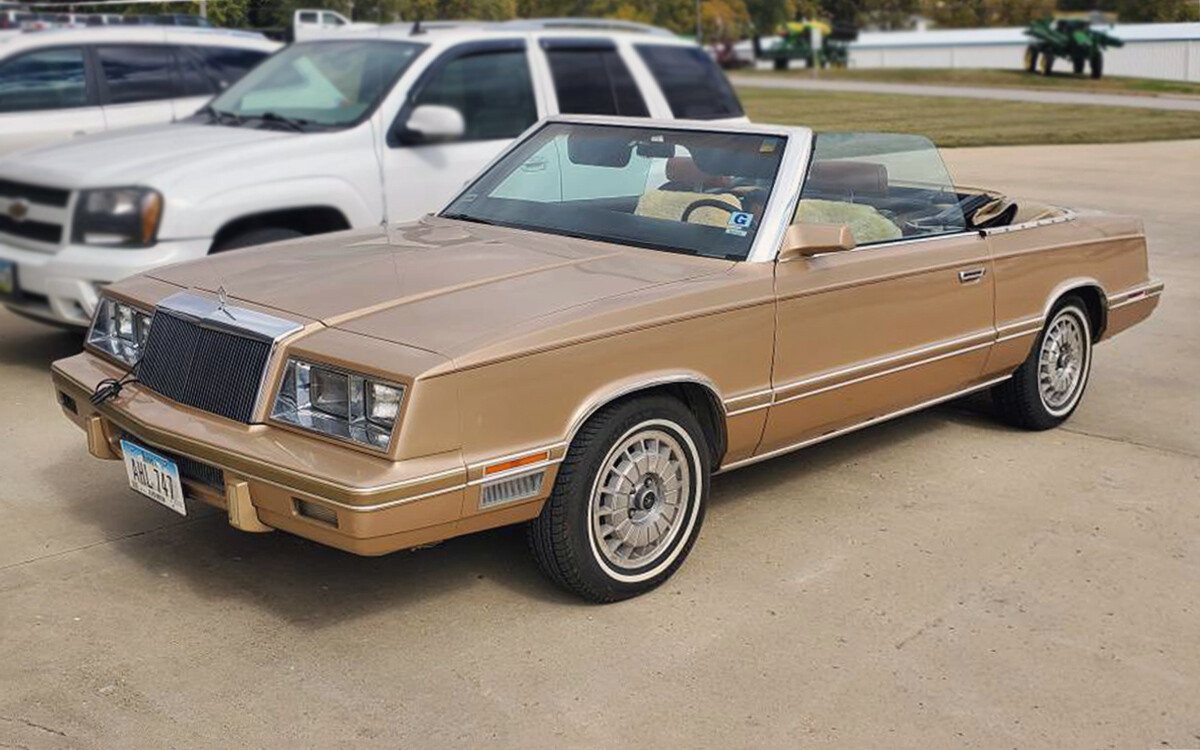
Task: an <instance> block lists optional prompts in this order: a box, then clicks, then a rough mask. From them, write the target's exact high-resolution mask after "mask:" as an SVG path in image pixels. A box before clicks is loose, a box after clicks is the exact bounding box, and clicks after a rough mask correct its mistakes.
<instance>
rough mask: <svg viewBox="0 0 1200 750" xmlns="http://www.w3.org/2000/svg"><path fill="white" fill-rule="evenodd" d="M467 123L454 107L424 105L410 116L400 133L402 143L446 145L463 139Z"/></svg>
mask: <svg viewBox="0 0 1200 750" xmlns="http://www.w3.org/2000/svg"><path fill="white" fill-rule="evenodd" d="M466 132H467V123H466V121H465V120H463V116H462V113H461V112H459V111H458V110H457V109H455V108H454V107H445V106H442V105H440V104H422V105H421V106H419V107H417V108H416V109H414V110H413V111H412V114H410V115H409V116H408V122H406V123H404V127H403V129H401V131H400V134H399V135H400V142H401V143H403V144H404V145H406V146H418V145H426V144H430V143H445V142H447V141H455V140H458V139H459V138H462V137H463V134H464V133H466Z"/></svg>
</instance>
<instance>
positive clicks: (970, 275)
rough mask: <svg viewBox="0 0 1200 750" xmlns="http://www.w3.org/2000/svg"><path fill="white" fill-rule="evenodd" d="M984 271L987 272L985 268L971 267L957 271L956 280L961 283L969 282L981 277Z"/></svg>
mask: <svg viewBox="0 0 1200 750" xmlns="http://www.w3.org/2000/svg"><path fill="white" fill-rule="evenodd" d="M985 273H987V269H986V268H972V269H971V270H969V271H959V272H958V280H959V282H961V283H963V284H970V283H971V282H972V281H979V280H980V279H982V278H983V275H984V274H985Z"/></svg>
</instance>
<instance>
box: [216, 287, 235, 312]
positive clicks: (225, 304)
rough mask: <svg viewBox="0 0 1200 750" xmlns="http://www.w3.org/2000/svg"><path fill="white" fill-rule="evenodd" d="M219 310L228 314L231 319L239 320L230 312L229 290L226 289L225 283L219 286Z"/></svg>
mask: <svg viewBox="0 0 1200 750" xmlns="http://www.w3.org/2000/svg"><path fill="white" fill-rule="evenodd" d="M217 310H218V311H219V312H223V313H225V314H226V315H228V316H229V319H230V320H237V318H235V317H233V313H231V312H229V292H227V291H225V285H224V284H222V285H221V286H219V287H217Z"/></svg>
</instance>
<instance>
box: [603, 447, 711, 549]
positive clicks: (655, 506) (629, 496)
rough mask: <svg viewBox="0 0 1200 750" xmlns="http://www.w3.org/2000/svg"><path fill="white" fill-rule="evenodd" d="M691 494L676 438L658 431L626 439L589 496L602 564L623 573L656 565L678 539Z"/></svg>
mask: <svg viewBox="0 0 1200 750" xmlns="http://www.w3.org/2000/svg"><path fill="white" fill-rule="evenodd" d="M691 494H692V477H691V471H690V468H689V464H688V461H687V458H686V454H685V453H684V450H683V447H682V446H681V445H680V443H679V441H678V440H677V439H676V438H675V437H673V436H672V435H670V434H669V433H667V432H665V431H663V430H658V429H646V430H641V431H638V432H636V433H634V434H633V435H630V436H628V437H627V438H626V439H625V440H624V441H622V442H621V443H619V444H618V445H617V446H615V447H614V448H613V450H612V451H610V452H609V454H608V456H607V457H606V458H605V460H604V463H603V464H602V465H601V468H600V475H599V477H598V481H597V482H596V485H595V488H594V490H593V492H592V498H591V510H592V532H593V534H594V538H595V541H596V546H597V548H598V549H599V551H600V553H601V554H602V555H603V556H604V559H605V560H607V561H608V562H609V563H610V564H611V565H614V566H616V567H618V568H622V569H626V570H631V569H635V568H640V567H642V566H645V565H648V564H650V563H652V562H654V561H655V560H657V559H658V558H659V557H660V556H661V555H662V554H663V553H664V552H665V551H666V550H668V549H670V547H671V542H672V541H673V540H674V539H675V537H676V535H677V534H678V533H679V528H680V526H681V525H682V523H683V520H684V519H685V518H686V517H687V515H688V513H687V511H688V504H689V503H690V502H691Z"/></svg>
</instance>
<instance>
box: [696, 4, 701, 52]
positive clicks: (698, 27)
mask: <svg viewBox="0 0 1200 750" xmlns="http://www.w3.org/2000/svg"><path fill="white" fill-rule="evenodd" d="M700 3H701V0H696V44H701V43H702V42H703V39H701V36H700V31H701V27H702V24H701V23H700Z"/></svg>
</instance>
